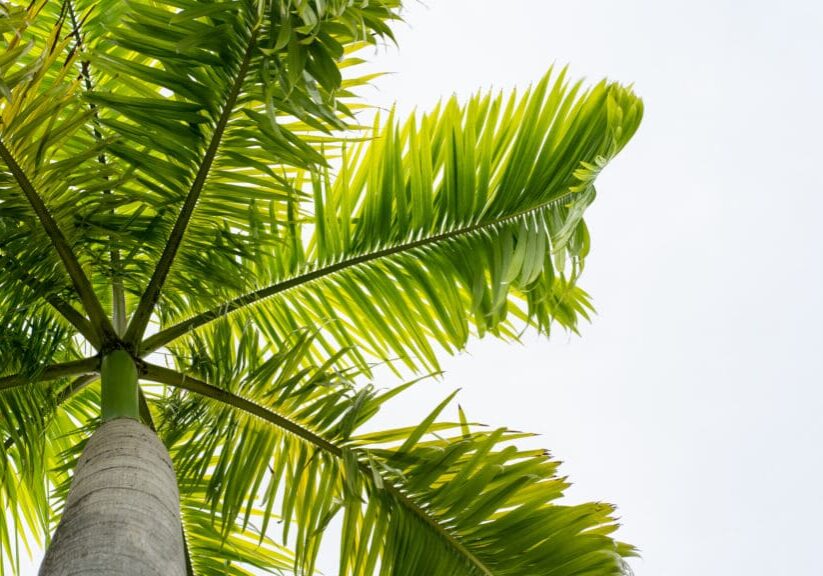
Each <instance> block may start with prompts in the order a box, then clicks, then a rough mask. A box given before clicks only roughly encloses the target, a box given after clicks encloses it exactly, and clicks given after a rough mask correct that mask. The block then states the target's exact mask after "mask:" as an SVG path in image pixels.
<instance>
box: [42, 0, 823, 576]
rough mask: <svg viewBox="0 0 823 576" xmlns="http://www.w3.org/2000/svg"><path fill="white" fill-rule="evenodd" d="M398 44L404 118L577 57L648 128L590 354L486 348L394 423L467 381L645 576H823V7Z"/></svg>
mask: <svg viewBox="0 0 823 576" xmlns="http://www.w3.org/2000/svg"><path fill="white" fill-rule="evenodd" d="M398 37H399V44H400V46H401V50H400V51H399V52H398V51H396V50H394V49H391V50H382V51H381V52H380V55H379V57H378V58H377V61H376V63H377V66H378V68H380V69H384V70H391V71H393V72H395V74H393V75H392V76H390V77H386V78H383V79H382V80H380V81H379V82H378V83H377V85H378V87H379V89H378V90H374V91H371V92H369V93H368V96H369V97H370V98H372V99H373V101H377V102H381V103H383V104H385V105H387V106H388V105H390V104H391V102H393V101H397V102H398V104H399V109H400V110H401V111H408V110H410V109H411V108H412V107H414V106H415V105H417V106H419V107H421V108H428V107H430V106H431V105H432V104H433V103H434V102H435V101H436V100H437V98H438V97H439V96H441V95H449V94H451V93H452V92H457V93H458V94H463V95H466V94H468V93H470V92H471V91H473V90H474V89H476V88H478V87H483V86H492V85H493V86H494V87H502V88H505V87H511V86H515V85H519V86H525V85H526V84H527V83H528V82H530V81H533V80H536V79H538V78H539V77H540V76H541V75H542V74H543V73H544V72H545V71H546V69H547V68H548V67H549V66H550V65H551V64H552V63H557V64H560V65H562V64H567V63H568V64H570V65H571V73H572V75H573V76H585V77H587V78H589V79H590V80H591V81H596V80H598V79H600V78H601V77H603V76H608V77H610V78H612V79H616V80H621V81H625V82H633V83H634V84H635V86H636V90H637V92H638V93H639V94H640V95H641V96H642V97H643V98H644V100H645V103H646V117H645V120H644V124H643V125H642V126H641V128H640V131H639V132H638V134H637V135H636V137H635V139H634V141H633V142H632V143H631V144H630V145H629V147H628V148H627V149H626V150H624V152H623V153H622V154H621V155H620V156H619V157H618V158H617V159H616V160H615V161H614V163H613V164H612V165H611V166H610V167H609V168H608V169H607V171H606V172H605V173H604V174H603V175H602V177H601V179H600V181H599V198H598V200H597V202H596V204H595V206H594V207H593V208H592V209H591V210H590V212H589V218H588V220H589V225H590V228H591V232H592V239H593V250H592V254H591V256H590V257H589V260H588V265H587V270H586V277H585V282H584V286H585V287H586V288H587V289H588V290H589V291H590V292H591V293H592V294H593V296H594V297H595V304H596V306H597V309H598V312H599V314H598V316H597V317H596V318H595V319H594V321H593V323H592V324H591V325H587V326H584V328H583V330H582V337H581V338H578V337H569V336H567V335H564V334H561V333H559V332H558V333H557V334H556V335H555V337H554V338H553V339H552V340H551V341H550V342H546V341H545V340H540V339H536V338H527V339H526V341H525V345H524V346H507V345H505V344H502V343H500V342H496V341H492V340H485V341H482V342H479V343H476V344H475V345H473V346H471V347H470V350H469V353H468V354H466V355H463V356H460V357H457V358H454V359H450V360H447V361H446V362H445V365H446V369H447V372H448V373H447V376H446V379H445V381H443V382H439V383H437V382H434V383H430V384H427V385H425V386H421V387H419V388H418V389H417V391H416V392H415V393H414V394H413V395H407V396H406V398H405V400H404V401H403V402H402V403H400V404H399V405H396V406H395V407H394V409H393V410H392V409H391V408H390V409H389V411H388V413H387V414H386V415H385V419H386V421H392V422H393V423H397V420H396V419H400V420H401V421H403V422H411V421H412V420H414V417H413V416H411V414H413V413H415V412H417V413H420V414H422V413H424V412H425V411H428V410H429V409H430V408H431V407H432V406H433V405H434V403H435V402H436V401H438V400H440V399H442V398H443V396H444V395H445V394H446V393H447V392H448V391H450V390H451V389H453V388H456V387H462V388H463V391H462V392H461V394H460V397H459V401H460V403H461V404H462V405H463V406H464V407H465V409H466V410H467V412H468V414H469V415H470V417H472V418H473V419H475V420H479V421H484V422H487V423H489V424H496V425H508V426H510V427H513V428H517V429H524V430H531V431H534V432H539V433H541V434H542V436H541V438H540V442H541V444H542V445H543V446H545V447H546V448H549V449H551V450H552V452H553V453H554V454H555V455H556V456H557V457H558V458H560V459H561V460H563V461H564V462H565V465H564V467H563V468H562V471H563V473H565V474H568V475H569V476H570V477H571V479H572V481H573V482H574V483H575V486H574V487H573V488H572V490H571V491H570V493H569V495H570V498H571V499H573V500H575V501H583V500H605V501H609V502H613V503H616V504H618V505H619V507H620V515H621V517H622V523H623V528H622V531H621V532H620V536H621V537H622V538H623V539H625V540H627V541H630V542H632V543H634V544H636V545H637V546H639V547H640V548H641V549H642V552H643V559H642V560H638V561H635V562H634V563H633V567H634V569H635V572H636V573H637V575H638V576H693V575H694V574H701V575H704V576H729V575H746V576H774V575H775V574H787V575H788V574H791V575H792V576H817V575H819V574H821V568H820V560H819V556H820V549H821V544H820V540H821V537H822V536H823V529H821V526H820V522H821V521H820V519H821V518H823V496H822V495H821V486H823V451H821V447H820V442H821V439H822V438H823V424H822V423H821V422H823V392H821V383H823V379H821V373H823V354H821V348H822V347H823V346H822V345H823V332H822V330H823V328H822V327H823V304H821V295H823V264H822V263H821V256H820V252H821V249H823V232H822V231H821V225H820V224H819V223H820V221H821V216H823V198H822V197H821V192H822V191H823V176H821V173H820V169H819V167H820V163H821V156H823V144H822V143H821V142H823V140H821V134H822V133H823V111H822V110H823V108H822V106H823V80H821V77H822V76H823V64H822V63H821V55H823V2H820V1H818V0H807V1H800V0H782V1H781V2H765V1H748V2H744V1H743V0H737V1H731V0H726V1H723V0H713V1H707V0H690V1H688V2H685V1H677V2H675V1H668V2H660V1H659V0H658V1H653V0H646V1H641V0H626V1H620V2H618V1H616V0H564V1H559V0H428V1H427V5H423V4H419V3H416V2H413V1H410V2H409V6H408V11H407V24H406V25H403V26H400V27H399V28H398ZM322 564H323V565H324V567H326V568H327V570H326V573H327V574H334V573H335V566H336V563H335V562H334V561H333V560H332V558H331V556H329V557H328V558H326V560H325V561H324V562H323V563H322ZM29 569H30V570H32V571H31V572H30V573H31V574H34V569H33V568H29ZM421 576H428V575H421Z"/></svg>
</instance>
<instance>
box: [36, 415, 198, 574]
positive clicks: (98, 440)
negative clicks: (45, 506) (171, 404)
mask: <svg viewBox="0 0 823 576" xmlns="http://www.w3.org/2000/svg"><path fill="white" fill-rule="evenodd" d="M183 550H184V549H183V532H182V529H181V524H180V503H179V496H178V493H177V479H176V477H175V474H174V470H173V468H172V464H171V460H170V459H169V455H168V452H167V451H166V448H165V446H163V444H162V442H160V440H159V439H158V438H157V436H156V435H155V434H154V433H153V432H152V431H151V430H150V429H149V428H147V427H146V426H144V425H143V424H141V423H139V422H137V421H136V420H131V419H129V418H119V419H116V420H111V421H109V422H106V423H104V424H103V425H101V426H100V428H98V429H97V430H96V431H95V432H94V434H93V435H92V437H91V438H90V439H89V442H88V445H87V446H86V449H85V450H84V452H83V455H82V456H81V457H80V461H79V463H78V465H77V469H76V471H75V474H74V478H73V480H72V485H71V491H70V492H69V496H68V501H67V503H66V509H65V511H64V513H63V519H62V520H61V521H60V524H59V525H58V527H57V531H56V532H55V534H54V539H53V540H52V543H51V546H50V547H49V549H48V551H47V552H46V557H45V559H44V560H43V564H42V565H41V566H40V573H39V574H40V576H80V575H83V576H96V575H103V574H105V575H107V576H185V575H186V565H185V557H184V551H183Z"/></svg>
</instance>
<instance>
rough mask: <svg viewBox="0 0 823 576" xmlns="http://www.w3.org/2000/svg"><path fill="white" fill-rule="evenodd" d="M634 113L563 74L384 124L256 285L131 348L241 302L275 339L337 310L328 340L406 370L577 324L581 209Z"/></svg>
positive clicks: (581, 300) (295, 227)
mask: <svg viewBox="0 0 823 576" xmlns="http://www.w3.org/2000/svg"><path fill="white" fill-rule="evenodd" d="M641 114H642V104H641V102H640V101H639V100H638V99H637V98H636V97H634V96H633V95H632V94H631V92H630V91H628V90H626V89H624V88H622V87H620V86H618V85H615V84H608V83H606V82H603V83H600V84H598V85H597V86H595V87H593V88H591V89H590V90H586V91H584V90H582V88H581V85H580V84H576V85H574V86H570V85H569V84H568V83H567V82H566V80H565V73H564V72H561V73H560V74H558V75H556V76H555V75H553V74H551V73H550V74H548V75H547V76H546V77H545V78H544V79H543V80H542V81H541V82H540V83H539V84H538V85H536V86H535V87H534V88H533V89H532V90H530V91H528V92H527V93H526V94H525V95H524V96H522V97H517V96H516V95H512V96H511V97H510V98H509V99H508V100H505V99H504V98H503V97H502V96H501V95H498V96H494V97H493V96H491V95H478V96H476V97H475V98H473V99H472V100H471V101H470V102H469V103H468V104H467V105H466V106H464V107H462V108H461V107H460V106H459V105H458V103H457V102H456V101H455V100H451V101H449V102H448V103H447V104H446V105H445V106H442V107H440V108H438V109H437V110H435V111H433V112H432V113H430V114H427V115H425V116H423V117H422V118H421V119H417V118H414V117H413V118H411V119H409V120H408V121H407V122H406V123H405V124H403V125H399V124H397V123H396V122H395V120H394V119H393V118H390V119H389V120H388V121H387V122H386V124H385V125H384V126H383V127H382V128H379V129H376V132H375V134H376V135H375V138H374V140H373V141H370V142H367V143H364V144H362V145H360V146H355V149H354V150H349V151H347V152H346V154H345V155H344V157H343V159H342V164H341V166H340V167H339V169H338V170H336V175H335V176H336V177H335V178H334V180H333V181H332V178H331V176H332V175H331V174H328V175H327V176H326V177H325V178H324V177H322V176H317V175H315V176H312V177H307V178H306V180H305V182H303V184H302V187H303V188H305V189H306V190H307V191H308V192H310V193H311V194H312V201H311V202H310V203H309V205H308V206H304V207H303V208H302V210H303V211H302V212H297V210H296V209H295V211H294V212H293V214H294V215H293V217H292V218H291V219H290V220H289V224H288V225H285V226H281V227H280V233H281V242H280V248H279V249H278V250H277V251H276V253H275V254H274V255H272V256H270V257H269V258H268V259H266V260H265V261H264V263H263V264H262V265H258V268H257V270H258V277H257V281H258V283H261V284H267V285H265V286H263V287H261V288H258V289H256V290H253V291H250V292H247V293H245V294H242V295H240V296H237V297H235V298H233V299H231V300H229V301H228V302H224V303H223V304H220V305H218V306H215V307H214V308H211V309H208V310H205V311H202V312H200V313H198V314H195V315H193V316H191V317H189V318H184V319H181V320H180V321H178V323H177V324H174V325H172V326H169V327H164V328H163V329H162V330H161V331H160V332H159V333H158V334H156V335H154V336H152V337H150V338H148V339H147V340H146V341H145V342H144V344H143V345H142V347H141V348H142V349H143V350H144V351H149V350H153V349H156V348H157V347H159V346H162V345H164V344H167V343H168V342H170V341H172V340H173V339H174V338H177V337H180V336H181V335H183V334H186V333H187V332H189V331H191V330H193V329H196V328H197V327H199V326H202V325H204V324H207V323H209V322H211V321H213V320H215V319H218V318H223V317H225V316H226V315H228V314H230V313H232V312H234V311H237V310H248V311H253V313H254V315H255V316H260V315H263V316H264V317H266V318H267V321H268V323H269V325H270V326H271V327H272V328H271V330H270V332H271V337H273V338H274V339H275V341H278V340H279V339H282V337H283V335H284V334H288V333H290V332H291V331H293V330H294V329H296V328H297V327H299V326H303V325H311V324H322V323H323V322H325V321H327V320H328V319H329V318H334V319H336V320H337V321H336V322H330V323H329V324H328V325H327V326H328V332H329V334H330V336H331V337H332V338H333V339H334V341H336V343H337V345H342V346H350V345H353V344H356V345H358V346H360V347H363V348H365V349H367V350H368V351H369V352H370V353H371V354H373V355H376V356H378V357H380V358H388V357H391V356H400V357H402V358H404V359H405V360H406V363H407V364H408V365H409V366H410V367H412V368H416V367H417V366H418V363H420V364H422V365H423V366H424V367H427V368H434V367H436V365H437V363H436V356H435V351H434V348H433V346H432V342H436V343H437V344H438V345H439V346H440V347H442V348H445V349H447V350H453V349H454V348H461V347H462V346H464V345H465V343H466V341H467V339H468V337H469V335H470V333H471V332H472V330H475V331H476V333H478V334H480V335H483V334H484V333H486V332H492V333H496V334H499V335H502V336H508V337H512V336H514V334H515V332H514V327H513V326H514V325H513V323H512V322H511V320H512V319H516V320H518V321H525V322H527V323H529V324H531V325H534V326H536V327H537V328H538V329H540V330H543V331H548V330H549V327H550V325H551V323H552V322H558V323H559V324H561V325H563V326H566V327H568V328H570V329H574V328H575V327H576V324H577V319H578V317H579V316H581V315H582V316H585V315H586V314H587V310H588V309H589V301H588V297H587V295H586V294H585V292H583V291H582V290H581V289H580V288H578V287H577V285H576V280H577V277H578V275H579V272H580V269H581V268H582V262H583V259H584V257H585V255H586V253H587V251H588V245H589V240H588V233H587V231H586V228H585V224H584V223H583V222H582V219H581V218H582V214H583V212H584V210H585V208H586V207H587V206H588V205H589V204H590V203H591V202H592V200H593V199H594V185H593V183H594V179H595V177H596V176H597V174H598V173H599V172H600V170H602V168H603V167H604V166H605V165H606V163H607V162H608V160H609V159H611V158H612V157H613V156H614V155H615V154H616V153H617V152H618V151H619V150H620V149H621V148H622V147H623V146H624V145H625V143H626V142H627V141H628V139H629V138H630V137H631V135H632V134H633V133H634V131H635V130H636V128H637V125H638V123H639V121H640V117H641ZM297 186H298V183H297V182H296V183H295V187H297ZM307 234H310V239H309V240H308V241H304V238H305V237H306V236H307ZM266 277H268V280H266V281H265V282H264V281H263V279H264V278H266Z"/></svg>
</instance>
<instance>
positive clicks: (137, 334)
mask: <svg viewBox="0 0 823 576" xmlns="http://www.w3.org/2000/svg"><path fill="white" fill-rule="evenodd" d="M257 32H258V28H255V29H254V30H252V32H251V37H250V39H249V44H248V47H247V48H246V52H245V54H244V55H243V60H242V61H241V62H240V67H239V68H238V70H237V76H236V77H235V79H234V83H233V84H232V86H231V88H230V89H229V93H228V94H227V98H226V104H225V106H224V107H223V110H222V112H221V113H220V118H219V119H218V121H217V124H216V125H215V127H214V133H213V134H212V137H211V141H210V142H209V146H208V148H207V149H206V152H205V154H204V155H203V160H202V161H201V162H200V166H199V167H198V169H197V174H196V176H195V177H194V181H193V182H192V185H191V188H190V190H189V193H188V195H187V196H186V199H185V201H184V202H183V207H182V209H181V210H180V214H179V215H178V217H177V221H176V222H175V223H174V228H173V229H172V231H171V234H170V235H169V239H168V242H166V247H165V248H164V249H163V254H162V255H161V256H160V260H159V261H158V262H157V266H156V267H155V269H154V273H153V274H152V276H151V280H149V285H148V287H147V288H146V291H145V292H143V295H142V296H141V298H140V303H139V304H138V305H137V309H136V310H135V312H134V315H133V316H132V319H131V322H129V325H128V328H126V333H125V336H124V340H125V341H126V342H127V343H131V344H137V343H139V342H140V340H141V339H142V338H143V333H144V332H145V331H146V326H148V323H149V319H150V318H151V314H152V312H153V311H154V306H155V305H156V304H157V300H158V299H159V298H160V291H161V290H162V289H163V284H164V283H165V281H166V278H167V276H168V274H169V271H170V270H171V266H172V264H173V263H174V258H175V256H176V255H177V250H178V249H179V248H180V244H181V243H182V242H183V236H184V235H185V233H186V230H187V228H188V225H189V222H190V221H191V218H192V215H193V214H194V209H195V207H196V206H197V201H198V199H199V198H200V193H201V192H202V191H203V187H204V186H205V184H206V179H207V178H208V175H209V172H210V171H211V167H212V164H213V163H214V159H215V157H216V156H217V150H218V148H219V147H220V143H221V141H222V139H223V134H224V132H225V131H226V126H227V125H228V122H229V118H230V117H231V115H232V112H233V111H234V105H235V103H236V102H237V97H238V96H239V94H240V88H241V87H242V85H243V82H244V81H245V78H246V74H247V73H248V70H249V66H250V65H251V59H252V55H253V53H254V50H255V47H256V46H257Z"/></svg>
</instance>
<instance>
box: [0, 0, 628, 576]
mask: <svg viewBox="0 0 823 576" xmlns="http://www.w3.org/2000/svg"><path fill="white" fill-rule="evenodd" d="M400 8H401V7H400V0H371V1H368V2H367V1H359V0H358V1H353V0H288V1H287V0H241V1H237V2H212V1H203V0H165V1H158V0H131V1H129V2H115V1H114V0H107V1H105V2H92V1H91V0H62V1H60V2H57V1H54V0H52V1H51V2H47V1H46V0H33V1H31V2H28V1H27V2H21V3H20V4H19V5H18V4H15V3H5V4H2V5H0V34H2V36H3V40H4V51H3V52H2V55H0V91H2V103H1V104H0V159H1V160H2V164H0V166H2V168H1V169H0V227H2V229H1V230H0V261H2V269H3V274H2V277H0V315H2V330H3V332H2V336H1V337H0V362H1V364H0V370H2V372H0V410H1V411H2V417H1V418H0V435H1V436H2V441H3V442H2V456H3V463H4V465H3V469H2V476H0V510H2V514H3V518H2V521H0V554H2V557H3V560H2V562H0V565H2V566H3V567H5V568H4V569H5V570H9V569H12V570H13V571H17V572H19V558H20V555H21V554H25V550H26V549H27V548H29V547H30V546H33V545H45V546H47V548H48V551H47V554H46V559H45V560H44V563H43V566H42V568H41V574H46V575H52V574H80V573H82V574H98V573H99V574H103V573H105V574H158V575H160V574H162V575H164V576H165V575H173V574H197V575H208V574H221V575H222V574H250V573H252V572H250V571H253V570H264V571H270V572H274V573H279V572H281V571H284V572H295V573H298V574H311V573H314V572H315V562H316V558H317V554H318V550H319V547H320V544H321V540H322V538H323V536H324V534H326V533H327V532H328V531H329V530H331V529H332V527H334V528H335V529H337V530H339V532H340V539H341V548H340V568H339V573H340V574H341V575H367V574H376V573H380V574H391V575H395V576H401V575H410V576H420V575H435V576H438V575H464V574H465V575H486V576H491V575H495V576H499V575H524V574H537V573H540V574H549V573H551V574H553V575H556V576H564V575H572V574H576V575H582V574H587V575H588V574H592V575H593V574H598V575H601V574H603V575H606V574H619V573H621V571H622V570H623V569H624V566H625V564H624V561H623V558H624V557H626V556H628V555H631V554H632V553H633V548H632V547H631V546H629V545H626V544H622V543H620V542H618V541H616V540H613V539H612V537H611V536H610V534H611V533H612V532H613V531H614V529H615V528H616V523H615V520H614V518H613V515H612V514H613V508H612V507H611V506H608V505H605V504H582V505H562V504H558V503H557V500H558V498H560V497H561V495H562V493H563V490H564V488H565V487H566V485H567V484H566V482H565V479H563V478H561V477H558V476H557V462H556V461H554V460H552V459H551V458H550V457H549V455H548V454H547V453H546V452H544V451H542V450H532V449H526V448H522V447H518V444H517V440H519V439H521V438H523V437H525V436H526V434H523V433H520V432H516V431H512V430H509V429H505V428H500V429H494V430H493V429H487V428H484V427H482V426H478V425H476V424H474V423H472V422H470V421H469V420H468V419H467V418H466V416H465V415H464V414H463V411H462V410H459V411H458V417H457V418H446V417H444V416H443V414H444V411H445V410H446V408H447V406H448V405H449V404H450V402H451V401H452V397H453V395H452V396H449V397H448V398H446V400H444V401H443V402H442V403H441V404H440V405H438V406H437V407H436V408H435V409H434V410H433V411H432V412H431V414H430V415H429V416H428V417H427V418H425V419H424V420H423V421H422V422H421V423H419V424H418V425H415V426H411V427H401V428H397V429H391V430H381V429H377V428H376V427H375V426H373V425H371V424H370V422H371V421H372V418H373V417H374V415H375V414H376V413H377V411H378V410H379V409H380V407H381V405H382V404H383V403H385V402H387V401H389V400H391V399H392V398H394V397H396V396H397V395H398V394H401V393H403V392H404V391H406V390H407V389H408V388H409V387H411V386H412V385H413V384H414V382H415V380H411V381H410V382H407V383H405V384H403V385H400V386H395V387H393V388H385V387H382V388H381V387H378V385H377V384H372V383H373V382H375V379H376V378H377V376H376V374H379V373H382V372H387V371H393V372H395V373H396V374H398V375H400V376H401V377H405V378H420V377H424V376H426V375H431V374H435V373H437V370H438V354H439V353H440V352H447V353H451V352H454V351H456V350H460V349H461V348H463V347H464V346H465V345H466V343H467V341H468V339H469V338H470V337H472V336H483V335H486V334H492V335H495V336H498V337H501V338H506V339H515V338H517V336H518V334H519V331H520V330H522V329H523V327H525V326H531V327H533V328H535V329H537V330H539V331H541V332H545V333H548V332H549V330H550V328H551V327H552V326H560V327H565V328H566V329H570V330H575V328H576V326H577V324H578V321H579V320H580V318H587V317H588V316H587V314H588V311H589V310H590V304H589V300H588V297H587V295H586V293H585V292H584V291H583V290H582V289H580V288H579V287H578V286H577V280H578V276H579V274H580V271H581V269H582V264H583V260H584V257H585V256H586V253H587V251H588V249H589V237H588V233H587V231H586V227H585V225H584V223H583V220H582V215H583V212H584V210H585V208H586V207H587V206H588V205H589V204H590V203H591V202H592V201H593V199H594V179H595V177H596V175H597V174H598V172H599V171H600V170H601V169H602V168H603V166H605V164H606V162H607V161H608V160H609V159H611V158H612V157H613V156H614V155H615V154H616V153H617V152H618V151H619V150H620V149H621V148H622V147H623V146H624V145H625V144H626V142H627V141H628V140H629V139H630V138H631V136H632V134H633V133H634V132H635V130H636V129H637V126H638V124H639V122H640V118H641V115H642V104H641V102H640V101H639V100H638V99H637V98H636V97H635V96H634V95H633V94H632V93H631V91H630V89H627V88H623V87H621V86H619V85H616V84H613V83H608V82H605V81H604V82H601V83H599V84H597V85H595V86H593V87H588V88H585V87H583V86H582V85H581V84H580V83H570V82H569V81H568V80H567V79H566V74H565V71H560V72H555V71H550V72H549V73H548V74H547V75H546V76H545V77H544V78H543V79H542V80H540V81H539V82H538V83H537V84H536V85H534V86H533V87H532V88H531V89H529V90H528V91H526V92H525V93H523V94H521V95H517V94H512V95H510V96H504V95H502V94H485V93H480V94H477V95H476V96H474V97H472V98H471V99H470V100H469V101H468V102H466V103H463V104H460V103H458V102H457V101H456V100H454V99H452V100H449V101H447V102H445V103H443V104H442V105H440V106H438V107H437V108H436V109H434V110H432V111H430V112H428V113H426V114H422V115H413V116H412V117H410V118H408V119H406V120H403V121H401V120H399V119H398V118H396V116H395V114H394V113H389V114H388V117H387V118H385V119H380V117H379V114H378V115H377V118H376V120H375V122H374V126H373V127H371V128H369V127H365V126H357V125H355V124H354V123H353V122H352V119H353V118H355V116H354V112H356V111H357V110H358V109H359V108H362V107H363V104H362V103H361V102H360V101H359V100H358V99H357V97H356V95H355V92H356V90H357V87H358V86H360V85H363V84H364V83H366V82H368V81H369V80H370V76H368V75H364V74H363V73H360V74H359V75H358V73H357V72H356V70H357V68H356V65H357V64H359V63H360V62H361V61H362V60H360V57H359V55H358V54H359V53H358V50H359V49H361V48H363V47H364V46H367V45H369V44H374V43H375V42H378V41H381V40H386V39H388V40H392V39H393V37H392V32H391V29H390V27H389V25H390V24H392V22H393V21H395V20H398V18H399V10H400ZM344 75H345V76H344ZM378 364H379V365H380V366H381V367H382V368H381V370H377V371H376V368H375V367H376V365H378ZM181 523H182V524H181ZM55 526H56V531H55V532H54V535H53V537H51V536H50V534H52V530H53V529H55ZM181 526H182V528H181Z"/></svg>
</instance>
